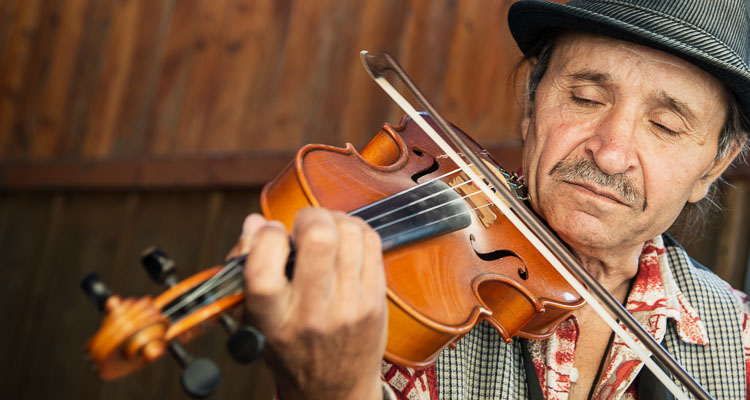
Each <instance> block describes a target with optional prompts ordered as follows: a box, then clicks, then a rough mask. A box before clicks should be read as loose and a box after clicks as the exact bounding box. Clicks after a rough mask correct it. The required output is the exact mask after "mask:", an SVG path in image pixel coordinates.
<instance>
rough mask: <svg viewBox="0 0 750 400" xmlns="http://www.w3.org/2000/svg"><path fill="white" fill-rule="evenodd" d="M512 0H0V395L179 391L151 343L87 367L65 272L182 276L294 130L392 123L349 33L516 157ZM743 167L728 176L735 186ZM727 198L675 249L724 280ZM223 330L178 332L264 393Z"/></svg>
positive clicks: (738, 227) (250, 392)
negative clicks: (101, 377) (235, 359)
mask: <svg viewBox="0 0 750 400" xmlns="http://www.w3.org/2000/svg"><path fill="white" fill-rule="evenodd" d="M511 2H512V1H510V0H503V1H490V0H477V1H459V2H457V1H453V0H409V1H404V0H382V1H381V0H379V1H349V0H314V1H313V0H162V1H153V0H56V1H53V0H0V254H3V256H4V257H3V261H2V263H1V264H0V265H2V272H3V273H4V276H5V278H4V279H0V293H1V295H0V296H2V297H1V299H2V304H3V305H2V306H0V316H2V317H3V318H2V321H4V323H5V324H4V326H5V327H6V329H3V330H2V331H0V332H2V333H0V360H3V361H4V362H3V363H2V365H3V368H2V373H1V374H0V375H2V376H3V377H5V379H7V382H9V387H8V389H6V390H5V391H4V395H5V396H7V397H9V398H62V399H79V398H87V399H89V398H91V399H93V398H106V399H125V398H144V399H151V398H153V399H170V398H174V399H177V398H184V395H183V394H182V392H181V390H180V389H179V384H178V369H177V368H176V367H175V366H174V365H173V364H174V363H172V362H170V361H169V360H163V361H160V362H159V363H158V365H155V366H151V367H150V368H147V369H145V370H143V371H140V372H138V373H136V374H135V375H133V376H131V377H128V378H126V379H123V380H121V381H117V382H114V383H101V382H99V381H98V379H96V377H95V375H94V374H93V372H92V371H91V370H90V367H89V365H88V364H87V363H86V361H85V360H84V359H83V357H82V354H81V347H82V345H83V343H84V342H85V341H86V340H87V338H88V337H89V336H90V335H91V334H92V333H93V332H94V331H95V329H96V328H97V326H98V324H99V316H98V315H97V314H96V312H95V311H94V310H93V307H92V306H91V305H89V304H88V302H87V300H86V299H85V298H84V297H83V295H82V294H81V293H80V290H79V287H78V283H79V280H80V279H81V277H83V276H84V275H85V274H86V273H88V272H91V271H95V272H98V273H99V274H100V275H101V276H102V277H103V278H104V280H105V281H106V282H108V283H109V284H110V286H111V287H112V288H113V289H115V291H117V292H118V293H122V294H124V295H137V296H140V295H145V294H153V293H157V292H158V291H159V288H157V286H156V285H154V284H153V283H151V282H150V281H148V279H147V278H146V276H145V274H144V273H143V272H142V271H141V268H140V266H139V265H138V261H137V257H138V254H139V253H140V251H141V250H142V249H143V248H144V247H146V246H148V245H153V244H155V245H159V246H161V247H163V248H164V249H165V250H166V251H167V252H168V253H170V254H171V255H172V256H173V257H174V258H175V259H176V260H177V262H178V265H179V267H180V270H179V271H180V274H181V276H183V277H184V276H187V275H189V274H191V273H194V272H197V271H199V270H200V269H202V268H204V267H206V266H208V265H211V264H213V263H215V262H218V261H219V260H221V259H222V258H223V255H224V254H225V253H226V251H227V250H228V249H229V248H230V247H231V246H232V244H233V243H234V240H235V237H236V236H237V234H238V232H239V227H240V222H241V219H242V217H243V216H244V215H245V214H247V213H249V212H252V211H257V210H258V192H259V185H260V184H262V183H263V182H265V181H267V180H268V179H270V178H271V177H273V176H275V175H276V173H277V172H278V171H279V170H280V169H281V168H282V167H283V166H284V165H285V164H286V163H287V162H288V160H289V159H290V158H291V156H292V153H293V152H294V151H295V150H296V149H297V148H299V147H300V146H301V145H303V144H305V143H310V142H320V143H328V144H333V145H342V144H343V143H344V142H347V141H349V142H352V143H354V144H355V145H357V146H360V147H361V146H362V145H363V144H365V143H366V142H367V141H368V140H369V138H370V137H371V135H373V134H374V133H375V132H376V131H377V130H378V129H379V127H380V125H381V124H382V123H383V122H385V121H390V122H397V121H398V120H399V118H400V116H401V112H400V111H398V110H397V109H396V107H395V106H394V105H393V104H392V103H391V102H390V101H389V100H388V99H386V97H385V95H383V94H382V93H381V92H380V90H379V89H377V88H376V86H375V84H374V83H373V82H371V81H370V80H369V78H368V77H367V76H366V74H365V72H364V71H363V70H362V68H361V67H360V65H359V57H358V51H359V50H360V49H369V50H373V51H381V50H385V51H389V52H391V53H392V54H394V55H396V56H397V58H398V59H399V60H400V61H401V63H402V64H403V65H404V66H405V68H406V69H407V70H408V71H409V72H410V74H411V75H412V76H413V77H414V78H415V80H416V81H417V82H418V83H419V84H420V85H421V87H422V88H423V90H424V91H425V92H426V93H427V95H428V96H429V97H430V98H431V99H432V100H433V101H434V103H435V104H436V105H437V106H438V107H439V108H440V109H441V110H442V111H443V112H444V113H445V115H446V116H447V117H448V119H450V120H451V121H453V122H454V123H455V124H457V125H458V126H460V127H462V128H463V129H464V130H466V131H467V132H469V133H470V134H472V136H474V137H475V138H476V139H477V140H479V141H480V142H481V143H483V144H484V145H485V146H486V147H488V148H491V149H493V150H494V151H495V152H496V154H503V155H504V156H503V157H502V158H501V160H507V161H508V163H507V164H506V166H510V167H512V166H515V165H517V162H518V154H517V136H516V130H517V127H516V124H517V122H516V121H517V118H518V107H517V100H516V98H515V95H514V93H513V92H512V90H511V89H510V87H511V86H512V85H510V83H511V81H510V72H511V71H512V69H513V66H514V64H515V62H516V60H517V59H518V57H519V53H518V50H517V49H516V48H515V45H514V44H513V43H512V41H511V39H510V36H509V33H508V32H507V25H506V23H505V21H504V19H505V15H506V11H507V7H508V6H509V4H510V3H511ZM508 143H510V145H509V144H508ZM514 143H515V145H514ZM514 146H515V147H514ZM508 148H510V149H511V150H510V151H509V152H508V151H505V150H507V149H508ZM514 148H515V149H516V150H513V149H514ZM514 151H515V152H514ZM505 155H507V158H506V156H505ZM747 171H748V170H747V169H744V170H743V169H739V170H737V171H736V172H735V173H734V175H732V176H733V177H734V178H732V179H734V183H735V184H736V185H737V186H738V188H740V189H742V190H744V191H747V190H750V186H748V184H747V179H748V177H750V173H748V172H747ZM726 198H727V201H726V202H727V204H728V207H729V211H728V212H727V213H726V214H725V215H724V216H723V217H721V218H720V219H719V220H717V221H719V222H717V223H714V224H712V225H710V226H709V230H710V234H709V235H707V237H706V240H704V241H702V242H698V243H696V244H694V245H693V247H692V248H693V249H695V253H694V254H695V255H697V256H698V258H699V259H700V260H701V261H703V262H705V263H706V264H709V265H719V268H718V270H719V271H720V272H722V274H724V275H723V276H725V277H726V278H727V279H730V281H732V282H733V283H735V284H736V285H738V283H739V285H738V286H741V282H742V280H743V279H744V268H743V265H746V264H747V252H748V245H747V242H748V237H749V236H750V233H749V232H748V229H749V228H748V227H750V211H749V210H750V198H749V197H748V196H747V195H746V193H745V192H741V191H730V192H728V194H727V195H726ZM743 263H744V264H743ZM738 266H739V267H738ZM722 268H723V270H722ZM224 340H225V339H224V335H223V333H222V332H220V331H216V332H212V333H210V334H209V335H208V336H207V337H204V338H201V339H200V340H198V341H197V343H194V344H193V345H192V346H191V348H192V349H193V350H194V352H195V353H196V355H198V356H209V357H211V358H213V359H215V360H217V361H218V362H219V364H220V366H221V368H222V369H223V371H224V373H225V382H224V385H223V388H222V389H221V391H220V392H219V395H218V396H217V398H237V397H240V396H242V397H245V398H251V399H268V398H270V395H271V393H272V390H273V385H272V382H271V378H270V376H269V374H268V372H267V370H266V369H265V368H264V366H263V365H262V364H261V363H256V364H253V365H252V366H250V367H237V366H234V364H233V363H232V362H231V361H229V358H228V356H227V355H226V354H225V351H224V350H223V342H224Z"/></svg>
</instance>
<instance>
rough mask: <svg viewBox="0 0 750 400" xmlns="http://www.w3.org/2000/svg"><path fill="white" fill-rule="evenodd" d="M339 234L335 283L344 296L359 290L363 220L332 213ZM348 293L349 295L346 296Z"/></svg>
mask: <svg viewBox="0 0 750 400" xmlns="http://www.w3.org/2000/svg"><path fill="white" fill-rule="evenodd" d="M333 218H334V221H336V227H337V229H338V234H339V238H340V240H339V244H338V249H337V254H336V264H335V267H336V271H335V272H336V274H335V278H336V279H335V283H336V286H337V288H338V291H339V293H340V294H342V295H344V296H345V298H344V299H343V300H348V299H347V298H346V297H349V296H351V295H354V294H356V293H357V292H359V275H360V271H361V270H362V251H363V248H364V246H363V239H364V230H365V229H367V228H366V227H365V226H364V225H365V224H364V221H362V220H361V219H359V218H356V217H350V216H347V215H346V214H344V213H341V212H336V213H334V214H333ZM347 295H349V296H347Z"/></svg>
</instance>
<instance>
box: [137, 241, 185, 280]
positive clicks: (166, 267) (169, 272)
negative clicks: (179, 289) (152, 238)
mask: <svg viewBox="0 0 750 400" xmlns="http://www.w3.org/2000/svg"><path fill="white" fill-rule="evenodd" d="M141 264H143V268H145V269H146V272H147V273H148V276H149V277H150V278H151V280H153V281H154V282H156V283H159V284H162V285H167V286H168V287H172V286H174V285H176V284H177V268H176V266H175V262H174V260H172V259H171V258H169V256H167V254H166V253H164V252H163V251H162V250H161V249H160V248H158V247H155V246H151V247H149V248H147V249H146V250H143V253H141Z"/></svg>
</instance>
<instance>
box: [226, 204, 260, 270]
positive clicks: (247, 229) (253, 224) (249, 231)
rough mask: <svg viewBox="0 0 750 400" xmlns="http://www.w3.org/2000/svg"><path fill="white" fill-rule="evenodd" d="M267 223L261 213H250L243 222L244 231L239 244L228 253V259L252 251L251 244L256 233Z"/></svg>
mask: <svg viewBox="0 0 750 400" xmlns="http://www.w3.org/2000/svg"><path fill="white" fill-rule="evenodd" d="M265 223H266V219H265V218H263V216H262V215H260V214H250V215H248V216H247V217H245V220H244V221H243V222H242V232H241V233H240V237H239V239H238V240H237V244H235V245H234V247H232V250H230V251H229V254H227V257H226V259H227V260H229V259H231V258H234V257H237V256H239V255H240V254H247V253H248V252H249V251H250V245H251V243H252V241H253V237H254V236H255V233H256V232H257V231H258V230H259V229H260V228H261V227H262V226H263V225H265Z"/></svg>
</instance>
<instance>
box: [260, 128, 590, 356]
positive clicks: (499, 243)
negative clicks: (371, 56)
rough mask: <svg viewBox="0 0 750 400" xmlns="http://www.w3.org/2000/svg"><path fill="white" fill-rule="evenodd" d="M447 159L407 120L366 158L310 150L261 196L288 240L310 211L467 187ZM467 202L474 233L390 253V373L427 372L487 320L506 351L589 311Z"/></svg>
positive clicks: (499, 223)
mask: <svg viewBox="0 0 750 400" xmlns="http://www.w3.org/2000/svg"><path fill="white" fill-rule="evenodd" d="M426 119H427V120H428V122H430V123H431V124H432V123H433V122H432V120H431V119H430V118H429V117H427V118H426ZM463 136H464V138H465V139H466V140H468V141H470V142H471V144H472V145H473V147H474V148H475V149H476V150H477V152H480V153H481V154H482V155H483V158H484V159H485V160H486V162H488V163H490V164H492V165H493V166H497V163H496V162H495V161H494V160H492V158H491V157H490V156H489V155H488V154H487V152H486V151H483V150H482V149H481V148H480V147H479V146H478V145H477V144H476V143H474V142H473V141H472V140H471V139H470V138H469V137H468V136H466V135H465V134H463ZM442 154H443V152H442V151H440V149H439V148H438V147H437V145H436V144H435V143H434V142H433V141H432V140H431V139H430V138H429V137H428V136H427V135H426V134H425V133H424V132H423V131H422V130H421V129H420V128H419V127H418V126H417V125H416V124H415V123H413V122H411V120H409V119H408V118H405V119H403V120H402V123H401V124H400V126H398V127H394V126H392V125H390V124H385V125H384V126H383V128H382V129H381V131H380V132H378V134H377V135H376V136H375V137H374V138H373V139H372V140H371V141H370V143H369V144H368V145H367V146H366V147H365V148H364V149H362V150H361V151H360V152H357V151H356V150H355V149H354V148H353V146H351V145H350V144H349V145H347V147H346V148H343V149H342V148H337V147H331V146H324V145H307V146H305V147H303V148H302V149H300V150H299V152H298V153H297V156H296V157H295V160H294V162H293V163H291V164H290V165H289V166H288V167H287V169H286V170H285V171H284V172H283V173H282V174H281V175H280V176H279V177H278V178H276V179H275V180H274V181H272V182H269V183H268V184H267V185H266V186H265V187H264V189H263V192H262V197H261V204H262V208H263V213H264V214H265V216H266V218H268V219H274V220H279V221H281V222H282V223H284V225H285V226H286V227H287V229H288V230H290V229H291V227H292V224H293V221H294V215H295V213H296V212H297V211H298V210H299V209H301V208H303V207H306V206H316V207H318V206H319V207H325V208H328V209H333V210H341V211H346V212H350V211H352V210H355V209H358V208H360V207H363V206H366V205H368V204H372V203H374V202H377V201H379V200H381V199H383V198H386V197H388V196H394V195H397V194H398V193H401V192H403V191H406V190H408V189H410V188H412V187H414V186H415V185H416V184H418V183H422V182H427V181H430V180H432V179H435V178H436V177H441V178H439V179H440V180H442V181H444V182H445V183H446V184H447V185H448V186H450V187H454V186H458V185H459V184H458V182H463V181H462V180H461V178H459V179H458V180H457V176H459V172H455V173H451V172H454V171H456V169H457V167H456V165H455V164H454V163H453V162H452V161H451V160H450V159H449V158H447V157H445V156H442ZM467 179H468V178H467ZM456 190H457V191H459V192H460V193H461V194H462V195H464V196H466V195H468V194H470V193H472V190H473V189H471V188H470V187H467V185H466V184H464V185H462V186H460V187H458V188H456ZM464 201H466V202H467V203H469V206H470V207H469V208H470V209H473V208H476V209H474V210H472V211H471V212H470V213H469V214H470V217H471V224H470V225H469V226H468V227H466V228H464V229H461V230H458V231H454V232H450V233H446V234H441V235H439V236H436V237H430V238H425V239H423V240H419V241H416V242H413V243H409V244H406V245H403V246H400V247H397V248H395V249H392V250H389V251H386V252H385V253H384V265H385V273H386V283H387V296H388V316H389V322H388V329H389V332H388V343H387V346H386V358H387V359H389V360H390V361H392V362H394V363H397V364H400V365H405V366H409V367H417V368H418V367H425V366H427V365H429V364H431V363H433V362H434V361H435V360H436V359H437V357H438V356H439V354H440V352H441V351H442V349H443V348H445V347H446V346H447V345H450V344H451V343H454V342H455V341H457V340H458V339H459V338H460V337H461V336H463V335H464V334H466V333H467V332H469V331H470V330H471V329H472V328H473V327H474V326H475V325H476V324H477V323H479V322H480V321H482V320H486V321H487V322H489V323H490V324H491V325H492V326H493V327H495V329H497V330H498V332H499V333H500V334H501V335H502V337H503V338H504V339H505V340H506V341H510V340H511V339H512V337H513V336H521V337H526V338H534V339H538V338H543V337H546V336H549V335H551V334H552V332H553V331H554V328H555V327H556V326H557V325H558V324H559V323H560V322H561V321H562V320H563V319H565V318H566V317H567V316H568V315H569V314H570V313H571V312H572V311H573V310H575V309H577V308H580V307H581V306H583V304H584V300H583V299H582V298H581V297H580V296H579V295H578V294H577V293H576V292H575V291H574V290H573V288H572V287H570V286H569V285H568V283H567V282H566V281H565V280H564V279H563V278H562V277H561V276H560V275H559V274H558V273H557V272H556V270H555V269H554V267H552V265H550V264H549V262H548V261H547V260H546V259H545V258H544V257H543V256H542V255H541V254H540V253H539V252H538V251H537V250H536V249H535V248H534V247H533V246H532V245H531V244H530V243H529V242H528V240H527V239H526V238H525V237H524V236H523V235H522V234H521V233H520V232H519V231H518V230H517V229H516V228H515V227H514V226H513V225H512V224H511V223H510V222H509V221H508V220H507V219H506V218H505V217H504V216H503V214H502V213H501V212H500V211H499V210H498V209H497V208H496V207H495V206H494V205H491V204H489V203H488V202H487V200H486V197H485V196H484V195H483V194H481V192H480V193H478V194H474V195H471V196H468V197H466V198H465V199H464ZM480 203H481V204H480ZM477 207H482V208H477Z"/></svg>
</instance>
